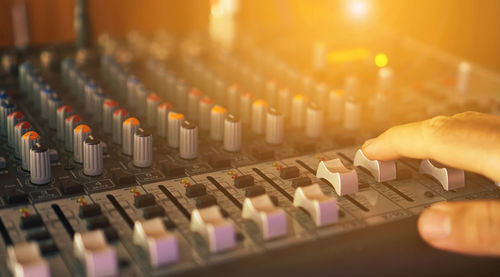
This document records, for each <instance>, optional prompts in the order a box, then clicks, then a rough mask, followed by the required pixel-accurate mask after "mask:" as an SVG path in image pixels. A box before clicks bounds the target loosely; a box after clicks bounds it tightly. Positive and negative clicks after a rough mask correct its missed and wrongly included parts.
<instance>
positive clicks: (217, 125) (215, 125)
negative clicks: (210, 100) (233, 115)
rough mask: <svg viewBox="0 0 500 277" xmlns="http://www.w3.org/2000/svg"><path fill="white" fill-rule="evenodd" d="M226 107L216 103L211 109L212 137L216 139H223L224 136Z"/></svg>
mask: <svg viewBox="0 0 500 277" xmlns="http://www.w3.org/2000/svg"><path fill="white" fill-rule="evenodd" d="M226 114H227V110H226V108H224V107H222V106H219V105H215V106H213V108H212V110H211V111H210V138H211V139H213V140H215V141H222V140H223V138H224V119H225V117H226Z"/></svg>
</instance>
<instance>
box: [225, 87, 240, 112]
mask: <svg viewBox="0 0 500 277" xmlns="http://www.w3.org/2000/svg"><path fill="white" fill-rule="evenodd" d="M240 98H241V88H240V86H239V85H237V84H234V85H232V86H230V87H229V88H228V89H227V108H228V110H229V112H230V113H232V114H238V107H239V104H240V103H239V102H240Z"/></svg>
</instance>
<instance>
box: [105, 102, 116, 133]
mask: <svg viewBox="0 0 500 277" xmlns="http://www.w3.org/2000/svg"><path fill="white" fill-rule="evenodd" d="M117 108H118V102H116V101H114V100H111V99H105V100H104V103H103V104H102V126H103V131H104V132H105V133H108V134H110V133H112V132H113V113H114V112H115V110H116V109H117Z"/></svg>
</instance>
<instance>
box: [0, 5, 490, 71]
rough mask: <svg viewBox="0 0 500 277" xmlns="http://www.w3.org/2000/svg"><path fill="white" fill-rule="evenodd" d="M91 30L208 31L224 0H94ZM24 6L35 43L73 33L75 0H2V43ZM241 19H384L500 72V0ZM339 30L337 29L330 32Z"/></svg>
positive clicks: (281, 29) (300, 22)
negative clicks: (499, 48) (209, 23)
mask: <svg viewBox="0 0 500 277" xmlns="http://www.w3.org/2000/svg"><path fill="white" fill-rule="evenodd" d="M87 2H88V14H89V21H90V23H91V34H92V36H93V38H94V39H95V38H96V37H97V36H98V35H99V34H102V33H109V34H111V35H116V36H123V35H125V34H126V33H127V32H128V31H130V30H136V31H140V32H143V33H150V32H152V31H154V30H156V29H166V30H168V31H170V32H172V33H176V32H185V31H202V30H206V29H207V28H208V27H207V26H208V22H209V17H210V14H211V13H214V12H217V11H216V10H214V9H213V8H211V7H213V6H214V5H216V4H218V2H219V1H218V0H212V1H209V0H182V1H178V0H142V1H137V0H106V1H103V0H88V1H87ZM24 3H25V5H26V14H27V15H28V16H27V17H28V29H29V33H28V34H29V42H30V45H46V44H51V43H61V42H71V41H73V40H74V38H75V33H74V28H73V14H74V6H75V2H74V1H71V0H0V26H1V27H0V47H1V48H9V47H12V46H13V45H14V43H15V36H14V33H15V31H14V29H15V28H14V25H15V24H13V22H15V21H16V16H15V14H16V11H17V12H19V6H20V5H24ZM234 16H235V19H236V22H237V23H238V26H242V27H244V28H246V29H247V30H250V31H252V30H253V32H258V33H259V35H261V36H262V37H266V36H276V35H277V34H286V33H287V32H302V33H303V34H307V35H308V36H316V38H314V37H313V39H321V36H322V35H323V34H324V33H328V32H329V30H332V32H334V31H335V32H339V31H340V32H342V31H343V32H352V33H353V35H354V36H355V35H360V36H361V35H362V34H363V31H365V32H366V31H368V32H376V31H377V30H376V29H377V28H378V26H380V25H381V24H383V25H386V26H389V27H391V28H393V29H394V30H396V31H397V32H400V33H401V34H404V35H408V36H410V37H413V38H415V39H417V40H420V41H422V42H425V43H427V44H430V45H432V46H434V47H437V48H439V49H442V50H445V51H446V52H449V53H451V54H454V55H456V56H459V57H462V58H464V59H467V60H470V61H472V62H474V63H478V64H481V65H483V66H485V67H487V68H490V69H493V70H495V71H500V62H499V54H498V46H499V45H500V28H497V26H498V25H499V23H500V1H497V0H419V1H401V0H314V1H308V0H240V1H239V7H238V9H237V12H236V13H235V15H234ZM332 35H333V36H334V35H335V34H332Z"/></svg>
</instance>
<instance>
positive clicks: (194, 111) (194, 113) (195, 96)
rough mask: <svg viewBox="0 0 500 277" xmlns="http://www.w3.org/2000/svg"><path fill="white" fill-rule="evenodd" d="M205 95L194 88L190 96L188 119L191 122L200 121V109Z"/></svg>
mask: <svg viewBox="0 0 500 277" xmlns="http://www.w3.org/2000/svg"><path fill="white" fill-rule="evenodd" d="M202 95H203V93H202V92H201V90H199V89H197V88H193V89H191V90H190V91H189V94H188V113H187V114H188V118H189V120H192V121H194V120H198V109H199V106H200V100H201V97H202Z"/></svg>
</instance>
